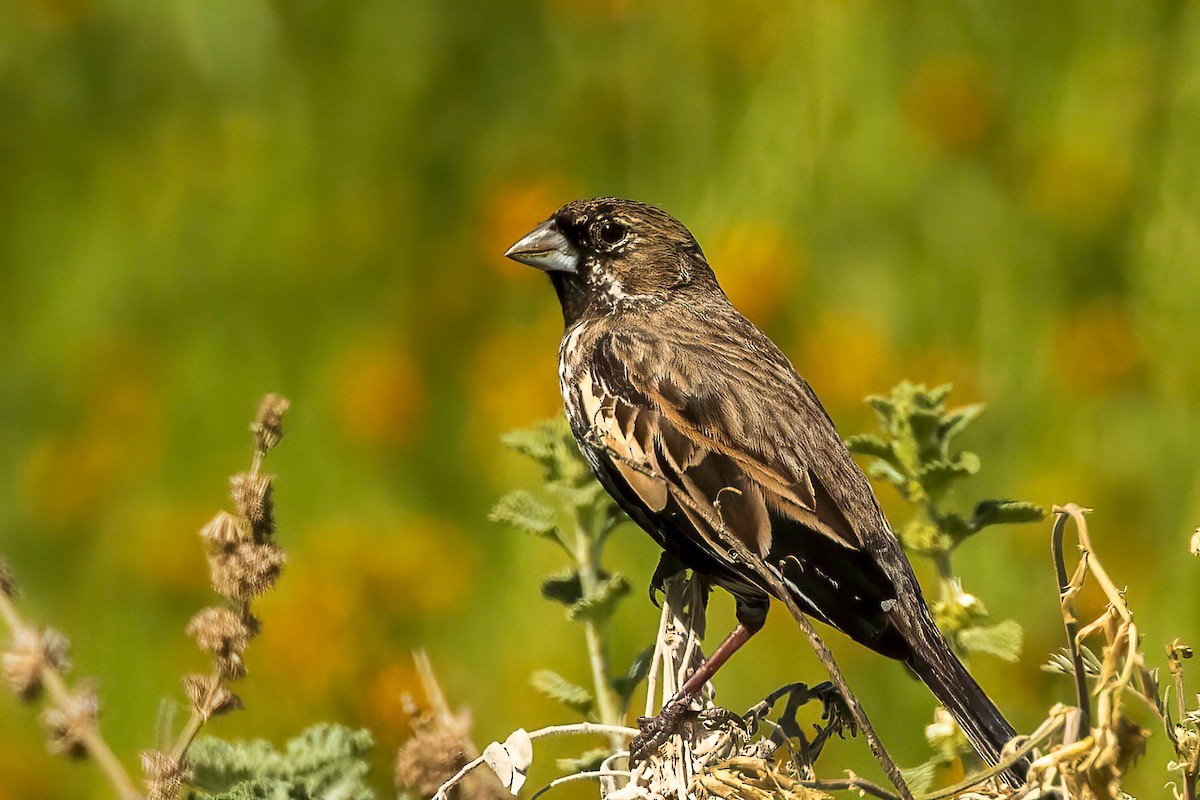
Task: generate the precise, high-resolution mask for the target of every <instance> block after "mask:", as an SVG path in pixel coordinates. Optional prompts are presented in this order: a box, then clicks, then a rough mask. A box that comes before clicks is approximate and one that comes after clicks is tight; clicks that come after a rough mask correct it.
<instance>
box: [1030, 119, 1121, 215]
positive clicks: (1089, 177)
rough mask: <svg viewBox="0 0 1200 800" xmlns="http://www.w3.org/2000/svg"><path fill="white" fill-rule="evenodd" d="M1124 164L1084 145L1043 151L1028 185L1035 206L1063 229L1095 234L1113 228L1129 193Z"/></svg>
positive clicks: (1116, 158) (1075, 144) (1063, 146)
mask: <svg viewBox="0 0 1200 800" xmlns="http://www.w3.org/2000/svg"><path fill="white" fill-rule="evenodd" d="M1129 186H1130V168H1129V163H1128V161H1127V160H1126V159H1125V158H1124V157H1122V156H1117V155H1115V154H1112V153H1106V152H1103V151H1101V150H1099V149H1097V148H1096V147H1094V146H1093V145H1090V144H1087V143H1083V142H1062V143H1060V144H1059V145H1057V146H1055V147H1053V148H1051V149H1050V150H1048V151H1047V152H1045V153H1043V154H1042V156H1041V158H1040V159H1039V161H1038V163H1037V165H1036V166H1035V167H1034V170H1033V176H1032V178H1031V179H1030V183H1029V198H1030V203H1031V204H1032V205H1033V207H1034V208H1035V209H1036V210H1037V211H1038V212H1040V213H1041V214H1042V215H1044V216H1045V217H1046V218H1048V219H1049V220H1050V221H1052V222H1054V223H1056V224H1058V225H1059V226H1061V227H1063V228H1065V229H1066V230H1068V231H1070V232H1072V233H1077V234H1080V235H1092V234H1096V233H1099V232H1100V231H1102V230H1104V229H1105V228H1107V227H1109V226H1110V225H1112V224H1113V223H1114V222H1115V221H1116V218H1117V216H1118V215H1119V213H1120V212H1121V210H1122V209H1123V208H1124V206H1125V203H1126V200H1127V199H1128V195H1129Z"/></svg>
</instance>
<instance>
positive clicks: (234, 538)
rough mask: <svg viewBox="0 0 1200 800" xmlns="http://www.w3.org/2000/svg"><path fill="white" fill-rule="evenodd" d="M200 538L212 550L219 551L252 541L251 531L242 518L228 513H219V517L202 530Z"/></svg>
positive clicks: (214, 518) (211, 520)
mask: <svg viewBox="0 0 1200 800" xmlns="http://www.w3.org/2000/svg"><path fill="white" fill-rule="evenodd" d="M200 538H202V539H204V541H205V542H207V543H208V545H209V548H210V549H219V548H221V547H224V546H226V545H230V544H234V543H236V542H244V541H247V540H248V539H250V531H248V530H247V529H246V523H245V521H244V520H242V519H241V518H240V517H237V516H234V515H233V514H230V513H229V512H228V511H218V512H217V515H216V516H215V517H213V518H212V519H210V520H209V521H208V524H207V525H205V526H204V527H203V528H201V529H200Z"/></svg>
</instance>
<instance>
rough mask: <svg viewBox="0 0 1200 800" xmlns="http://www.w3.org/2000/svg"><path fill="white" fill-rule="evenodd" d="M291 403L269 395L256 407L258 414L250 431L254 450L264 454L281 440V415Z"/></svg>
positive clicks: (282, 398) (285, 399)
mask: <svg viewBox="0 0 1200 800" xmlns="http://www.w3.org/2000/svg"><path fill="white" fill-rule="evenodd" d="M289 405H291V403H290V402H289V401H288V399H287V398H286V397H281V396H280V395H277V394H269V395H267V396H266V397H264V398H263V399H262V403H261V404H260V405H259V406H258V414H257V415H256V416H255V419H254V423H253V424H252V425H251V426H250V430H251V431H253V432H254V449H255V451H256V452H258V453H262V454H264V455H265V454H266V453H267V452H268V451H270V449H271V448H272V447H274V446H275V445H277V444H279V440H280V439H282V438H283V414H284V412H285V411H287V410H288V406H289Z"/></svg>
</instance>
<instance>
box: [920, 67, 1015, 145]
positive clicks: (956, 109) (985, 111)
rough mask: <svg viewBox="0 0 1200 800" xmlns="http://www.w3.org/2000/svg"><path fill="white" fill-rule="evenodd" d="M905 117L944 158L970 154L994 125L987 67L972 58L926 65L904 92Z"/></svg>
mask: <svg viewBox="0 0 1200 800" xmlns="http://www.w3.org/2000/svg"><path fill="white" fill-rule="evenodd" d="M901 102H902V105H903V108H904V116H905V118H906V119H907V120H908V123H909V125H911V126H912V127H913V128H914V129H915V130H916V131H917V133H918V134H919V135H920V136H921V138H922V139H923V140H924V141H925V142H926V143H927V144H929V145H930V147H932V148H933V150H934V151H936V152H938V153H943V154H957V153H962V152H965V151H967V150H969V149H970V148H971V147H973V146H974V145H975V144H976V143H977V142H979V141H980V140H981V139H982V138H983V137H984V136H985V135H986V134H987V131H988V128H989V126H990V125H991V122H992V107H993V101H992V93H991V89H990V87H989V85H988V79H987V73H986V70H985V67H984V64H983V63H982V62H980V61H979V60H978V59H976V58H972V57H969V56H958V57H943V58H939V59H937V60H934V61H930V62H928V63H926V64H924V65H922V66H921V67H920V68H919V69H918V70H917V72H916V74H914V75H913V77H912V79H911V80H910V81H909V83H908V86H907V87H905V89H904V95H903V97H902V99H901Z"/></svg>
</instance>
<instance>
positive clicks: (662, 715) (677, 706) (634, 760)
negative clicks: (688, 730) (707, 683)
mask: <svg viewBox="0 0 1200 800" xmlns="http://www.w3.org/2000/svg"><path fill="white" fill-rule="evenodd" d="M693 714H695V712H694V711H693V710H692V697H691V696H690V695H676V696H675V697H673V698H671V699H670V700H669V701H667V704H666V705H664V706H663V707H662V709H661V710H660V711H659V712H658V714H656V715H655V716H653V717H638V730H640V731H641V733H639V734H638V735H637V736H635V737H634V738H633V741H632V742H630V743H629V761H630V763H631V764H640V763H642V762H643V761H645V760H647V759H648V758H650V757H651V756H653V755H654V754H656V753H657V752H658V751H659V749H661V748H662V746H663V745H664V744H666V743H667V739H670V738H671V736H672V735H673V734H675V733H677V732H678V731H679V726H680V724H681V723H682V722H683V721H684V719H685V718H686V717H688V716H690V715H693Z"/></svg>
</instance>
